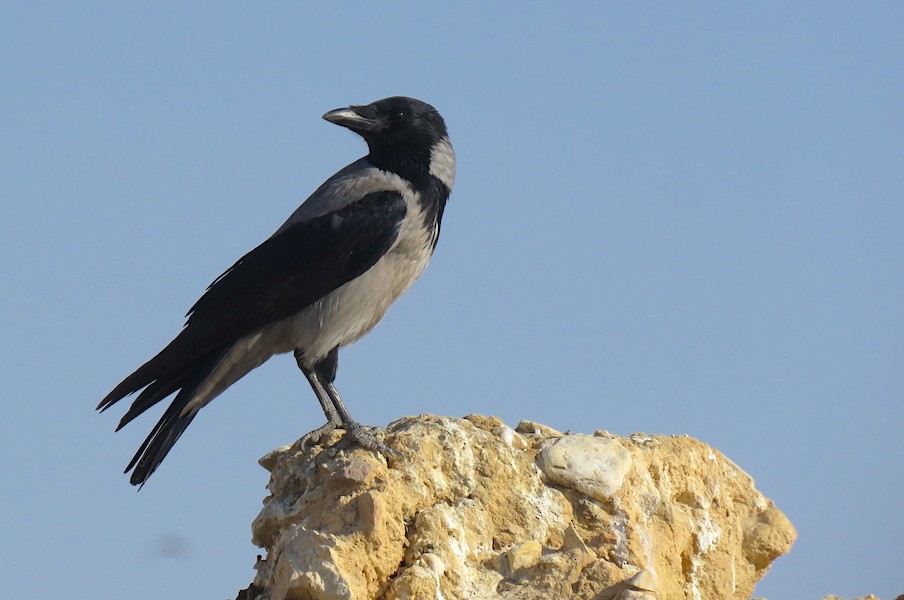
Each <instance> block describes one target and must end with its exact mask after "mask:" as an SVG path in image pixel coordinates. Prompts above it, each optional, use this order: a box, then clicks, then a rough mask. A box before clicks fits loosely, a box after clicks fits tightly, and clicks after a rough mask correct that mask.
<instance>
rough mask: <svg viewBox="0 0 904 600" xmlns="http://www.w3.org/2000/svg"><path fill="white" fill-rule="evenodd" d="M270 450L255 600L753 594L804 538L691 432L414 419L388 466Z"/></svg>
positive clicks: (694, 599) (402, 428)
mask: <svg viewBox="0 0 904 600" xmlns="http://www.w3.org/2000/svg"><path fill="white" fill-rule="evenodd" d="M339 438H340V434H336V435H334V436H333V437H332V438H331V439H329V440H325V443H324V445H323V446H317V447H314V448H310V449H307V450H302V449H301V448H300V447H298V446H297V445H294V446H287V447H284V448H280V449H278V450H275V451H274V452H271V453H270V454H268V455H267V456H265V457H264V458H262V459H261V465H262V466H264V467H265V468H266V469H267V470H269V471H270V473H271V479H270V483H269V486H268V488H269V490H270V493H271V495H270V496H268V497H267V498H266V499H265V500H264V508H263V510H261V513H260V515H259V516H258V517H257V519H255V521H254V525H253V539H254V543H255V544H257V545H259V546H261V547H262V548H265V549H266V551H267V555H266V558H265V559H261V560H259V561H258V564H257V565H256V569H257V577H256V578H255V580H254V583H253V585H252V586H251V587H250V588H249V589H248V590H244V591H243V592H242V594H241V595H240V597H241V598H243V600H254V599H260V600H283V599H286V598H288V599H296V600H300V599H305V600H339V599H351V598H354V599H363V598H385V599H386V600H396V599H397V600H401V599H426V600H431V599H436V600H440V599H445V600H452V599H468V598H507V599H518V600H528V599H541V598H543V599H545V598H587V599H593V600H629V599H633V600H656V599H658V600H672V599H676V600H677V599H682V600H683V599H688V600H701V599H707V600H708V599H712V598H720V599H742V598H743V599H747V598H749V597H750V594H751V592H752V591H753V586H754V583H755V582H756V581H757V580H758V579H760V578H761V577H762V576H763V575H765V574H766V571H767V570H768V569H769V565H770V564H771V563H772V561H773V560H775V559H776V558H777V557H779V556H781V555H782V554H785V553H786V552H788V550H789V548H790V547H791V544H792V542H793V541H794V538H795V536H796V533H795V531H794V528H793V527H792V526H791V523H790V522H788V519H787V518H786V517H785V516H784V515H783V514H782V513H781V511H779V510H778V509H777V508H776V507H775V506H774V505H773V504H772V502H771V501H770V500H768V499H767V498H765V497H764V496H763V495H762V494H760V493H759V492H758V491H757V490H756V489H755V488H754V485H753V480H752V479H751V478H750V477H749V476H748V475H747V474H746V473H744V471H742V470H741V469H740V468H738V467H737V466H736V465H735V464H734V463H732V462H731V461H730V460H728V459H727V458H725V457H724V456H722V455H721V454H720V453H719V452H717V451H716V450H713V449H712V448H710V447H709V446H707V445H706V444H703V443H702V442H699V441H697V440H694V439H691V438H688V437H662V436H651V435H642V434H635V435H632V436H629V437H627V438H619V437H615V436H612V435H610V434H608V433H607V432H605V431H597V432H596V433H595V434H594V435H568V434H562V433H559V432H557V431H554V430H552V429H550V428H549V427H544V426H542V425H538V424H536V423H532V422H528V421H523V422H522V423H521V424H520V425H519V426H518V428H517V431H515V430H513V429H511V428H510V427H508V426H506V425H505V424H504V423H503V422H502V421H500V420H499V419H496V418H494V417H484V416H478V415H471V416H468V417H467V418H465V419H453V418H445V417H436V416H431V415H424V416H420V417H409V418H405V419H401V420H399V421H397V422H395V423H393V424H392V425H390V427H389V428H388V430H387V435H386V438H385V442H386V443H387V444H388V445H389V446H391V447H393V448H395V449H397V450H399V451H400V455H399V456H397V457H393V458H391V459H390V460H389V461H388V464H387V460H386V459H385V458H384V457H383V456H380V455H377V454H375V453H373V452H370V451H366V450H364V449H361V448H360V447H357V446H354V445H349V444H348V443H347V442H346V441H344V440H341V441H339Z"/></svg>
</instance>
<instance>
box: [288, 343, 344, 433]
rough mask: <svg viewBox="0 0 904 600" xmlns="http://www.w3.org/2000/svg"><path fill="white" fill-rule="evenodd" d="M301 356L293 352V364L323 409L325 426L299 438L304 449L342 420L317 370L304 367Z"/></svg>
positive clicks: (301, 354)
mask: <svg viewBox="0 0 904 600" xmlns="http://www.w3.org/2000/svg"><path fill="white" fill-rule="evenodd" d="M303 356H304V354H303V353H302V352H301V351H300V350H295V363H296V364H297V365H298V368H299V369H301V372H302V373H304V376H305V377H306V378H307V380H308V383H310V384H311V387H312V388H313V389H314V394H315V395H316V396H317V400H318V401H319V402H320V406H321V408H323V414H324V415H325V416H326V424H325V425H322V426H320V427H318V428H317V429H315V430H313V431H311V432H309V433H306V434H304V435H303V436H302V437H301V440H300V441H301V445H302V447H306V446H308V445H314V444H316V443H318V442H319V441H320V440H322V439H323V438H324V437H325V436H327V435H329V434H330V433H331V432H332V431H333V430H334V429H336V428H337V427H339V426H340V425H342V419H341V418H340V416H339V413H338V411H337V410H336V407H335V406H333V400H332V398H331V397H330V395H329V393H328V392H327V391H326V389H325V388H324V386H323V382H321V381H320V377H319V376H318V374H317V368H316V367H315V368H313V369H312V368H308V367H306V366H305V365H304V363H303V362H302V357H303Z"/></svg>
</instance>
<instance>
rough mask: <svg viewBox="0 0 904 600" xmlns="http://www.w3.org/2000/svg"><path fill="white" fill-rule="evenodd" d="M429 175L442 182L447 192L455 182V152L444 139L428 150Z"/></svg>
mask: <svg viewBox="0 0 904 600" xmlns="http://www.w3.org/2000/svg"><path fill="white" fill-rule="evenodd" d="M430 174H431V175H433V176H434V177H436V178H437V179H439V180H440V181H442V182H443V183H444V184H445V185H446V187H447V188H449V190H451V189H452V184H453V183H454V182H455V150H453V149H452V144H451V143H450V142H449V138H447V137H444V138H443V139H441V140H440V141H438V142H436V143H435V144H433V148H431V149H430Z"/></svg>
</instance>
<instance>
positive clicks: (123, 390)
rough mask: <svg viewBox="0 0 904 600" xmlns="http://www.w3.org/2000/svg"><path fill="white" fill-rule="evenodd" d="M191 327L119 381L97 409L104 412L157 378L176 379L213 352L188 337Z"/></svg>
mask: <svg viewBox="0 0 904 600" xmlns="http://www.w3.org/2000/svg"><path fill="white" fill-rule="evenodd" d="M187 331H188V330H187V329H183V330H182V333H180V334H179V335H178V336H176V339H174V340H173V341H172V342H170V343H169V344H167V346H166V348H164V349H163V350H161V351H160V352H158V353H157V355H156V356H154V357H153V358H152V359H150V360H149V361H147V362H146V363H144V364H143V365H141V366H140V367H138V368H137V369H135V372H134V373H132V374H131V375H129V376H128V377H126V378H125V379H123V380H122V381H121V382H120V383H119V385H117V386H116V387H115V388H113V391H111V392H110V393H109V394H107V395H106V396H105V397H104V399H103V400H101V401H100V404H98V405H97V410H99V411H101V412H103V411H105V410H107V409H108V408H110V407H111V406H113V405H114V404H116V403H117V402H119V401H120V400H122V399H123V398H125V397H126V396H128V395H129V394H134V393H135V392H137V391H138V390H140V389H141V388H143V387H146V386H148V385H151V384H152V383H154V382H155V381H162V380H169V379H172V378H173V377H174V376H175V375H178V374H179V373H181V372H182V371H183V370H184V369H185V368H186V367H189V366H191V365H192V364H193V363H195V362H197V361H198V360H199V359H203V358H204V356H205V354H209V353H210V349H207V351H206V352H203V351H200V352H199V347H198V346H197V345H196V344H192V343H191V340H190V339H189V338H188V334H187V333H186V332H187ZM173 391H175V390H173ZM170 393H172V391H171V392H170Z"/></svg>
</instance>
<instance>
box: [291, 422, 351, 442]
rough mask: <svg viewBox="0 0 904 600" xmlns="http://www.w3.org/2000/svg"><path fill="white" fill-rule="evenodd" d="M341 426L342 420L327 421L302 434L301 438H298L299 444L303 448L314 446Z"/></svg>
mask: <svg viewBox="0 0 904 600" xmlns="http://www.w3.org/2000/svg"><path fill="white" fill-rule="evenodd" d="M339 427H342V423H341V422H340V421H338V420H336V421H332V420H330V421H327V422H326V424H324V425H321V426H320V427H318V428H317V429H315V430H313V431H309V432H308V433H306V434H304V435H303V436H301V439H300V440H298V445H299V446H301V448H302V449H308V448H313V447H314V446H316V445H317V444H319V443H321V442H322V441H323V440H324V438H326V437H327V436H328V435H329V434H331V433H333V431H334V430H335V429H337V428H339Z"/></svg>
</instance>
